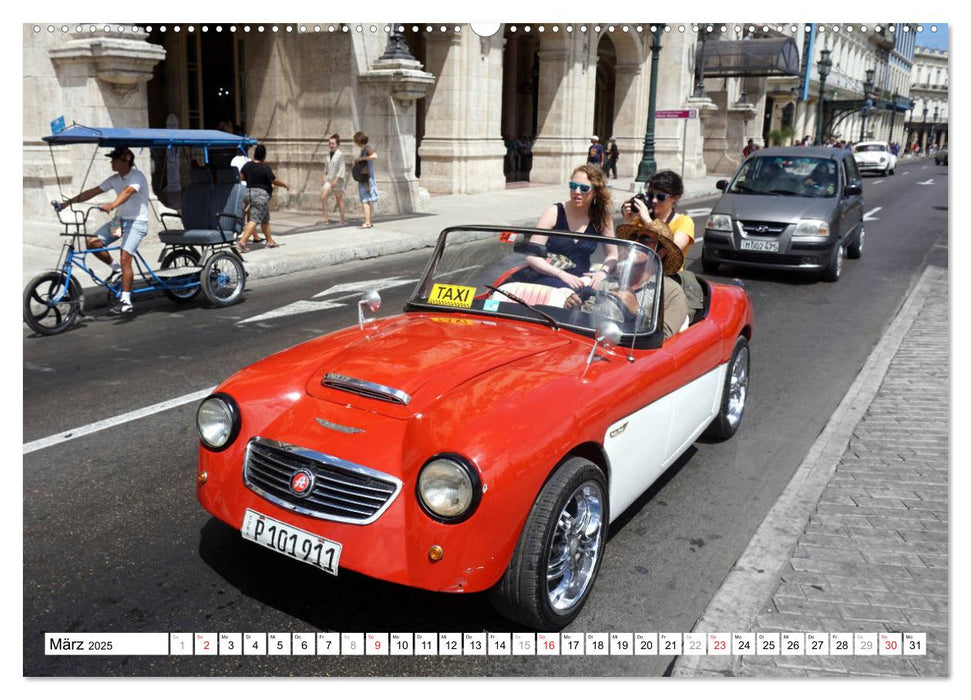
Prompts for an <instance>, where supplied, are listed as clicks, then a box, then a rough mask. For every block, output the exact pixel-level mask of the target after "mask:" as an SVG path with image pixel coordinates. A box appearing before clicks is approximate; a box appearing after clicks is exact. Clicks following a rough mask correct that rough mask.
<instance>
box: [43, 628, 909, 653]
mask: <svg viewBox="0 0 971 700" xmlns="http://www.w3.org/2000/svg"><path fill="white" fill-rule="evenodd" d="M44 651H45V653H46V654H47V655H48V656H681V655H686V656H924V655H926V653H927V634H926V633H924V632H891V633H888V632H879V633H877V632H873V633H866V632H735V633H717V632H708V633H704V632H685V633H681V632H675V633H671V632H558V633H557V632H539V633H532V632H237V633H234V632H169V633H166V632H150V633H117V634H94V633H83V634H75V633H53V632H51V633H46V634H45V635H44Z"/></svg>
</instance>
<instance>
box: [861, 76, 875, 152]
mask: <svg viewBox="0 0 971 700" xmlns="http://www.w3.org/2000/svg"><path fill="white" fill-rule="evenodd" d="M875 72H876V71H875V70H874V69H873V68H868V69H867V71H866V80H865V81H864V82H863V109H861V110H860V113H861V114H862V115H863V119H862V120H861V121H860V141H865V140H866V117H867V114H868V113H869V112H870V105H872V104H873V102H872V101H871V100H870V93H871V92H873V74H874V73H875Z"/></svg>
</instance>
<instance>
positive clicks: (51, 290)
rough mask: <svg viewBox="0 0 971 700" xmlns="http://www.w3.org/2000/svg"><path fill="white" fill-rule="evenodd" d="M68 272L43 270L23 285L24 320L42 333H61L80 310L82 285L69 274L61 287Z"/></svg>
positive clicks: (71, 322) (34, 329) (71, 323)
mask: <svg viewBox="0 0 971 700" xmlns="http://www.w3.org/2000/svg"><path fill="white" fill-rule="evenodd" d="M66 280H67V274H66V273H64V272H62V271H60V270H56V271H51V272H44V273H42V274H40V275H37V276H36V277H35V278H34V279H32V280H31V281H30V282H29V283H28V284H27V287H26V288H25V289H24V321H25V322H26V323H27V325H28V326H30V328H31V329H32V330H33V331H35V332H37V333H40V334H41V335H55V334H57V333H62V332H63V331H66V330H67V329H68V328H70V327H71V325H73V323H74V322H75V321H76V320H77V317H78V314H79V313H80V311H81V285H80V284H79V283H78V281H77V280H76V279H75V278H74V277H71V282H70V284H68V285H67V289H65V288H64V284H65V281H66Z"/></svg>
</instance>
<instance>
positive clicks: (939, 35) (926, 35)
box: [917, 23, 948, 51]
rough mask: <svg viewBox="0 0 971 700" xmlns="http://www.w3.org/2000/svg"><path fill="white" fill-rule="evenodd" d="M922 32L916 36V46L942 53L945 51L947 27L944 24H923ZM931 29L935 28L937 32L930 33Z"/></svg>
mask: <svg viewBox="0 0 971 700" xmlns="http://www.w3.org/2000/svg"><path fill="white" fill-rule="evenodd" d="M922 26H923V27H924V31H922V32H919V33H918V34H917V45H918V46H927V47H929V48H932V49H940V50H942V51H946V50H947V28H948V25H947V24H944V23H940V24H924V25H922ZM932 27H936V28H937V31H936V32H935V31H931V28H932Z"/></svg>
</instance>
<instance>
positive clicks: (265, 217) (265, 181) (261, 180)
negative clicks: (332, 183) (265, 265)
mask: <svg viewBox="0 0 971 700" xmlns="http://www.w3.org/2000/svg"><path fill="white" fill-rule="evenodd" d="M265 160H266V146H264V145H263V144H262V143H261V144H259V145H258V146H257V147H256V148H255V149H254V150H253V160H251V161H250V162H249V163H247V164H246V165H244V166H243V172H242V173H241V175H242V178H243V179H244V180H246V197H245V201H246V202H247V203H248V204H249V214H250V220H249V221H247V222H246V226H245V227H244V228H243V235H242V236H241V237H240V239H239V243H238V244H237V245H236V249H237V250H238V251H239V252H241V253H245V252H248V251H249V248H248V247H247V245H246V241H248V240H249V239H250V237H251V236H252V235H253V234H255V233H256V225H257V224H259V225H260V229H262V231H263V237H264V238H265V239H266V247H267V248H277V247H279V245H280V244H279V243H277V242H276V241H274V240H273V236H272V234H271V233H270V197H272V196H273V187H274V186H276V187H283V188H285V189H288V190H289V189H290V186H289V185H287V184H286V183H285V182H283V180H280V179H279V178H277V176H276V175H274V174H273V170H272V168H270V166H269V165H267V164H266V163H265V162H264V161H265Z"/></svg>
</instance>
